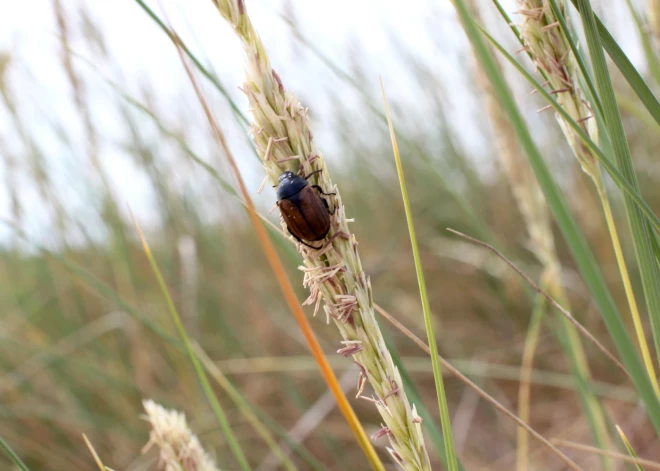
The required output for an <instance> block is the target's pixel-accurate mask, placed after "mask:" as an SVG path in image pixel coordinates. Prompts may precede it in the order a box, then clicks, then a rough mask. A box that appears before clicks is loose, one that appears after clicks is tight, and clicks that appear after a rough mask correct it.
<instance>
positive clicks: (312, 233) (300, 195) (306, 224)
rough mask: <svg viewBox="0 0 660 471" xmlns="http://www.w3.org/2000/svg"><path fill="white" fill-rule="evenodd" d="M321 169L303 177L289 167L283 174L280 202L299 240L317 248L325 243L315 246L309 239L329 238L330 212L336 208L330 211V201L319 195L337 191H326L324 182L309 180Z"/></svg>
mask: <svg viewBox="0 0 660 471" xmlns="http://www.w3.org/2000/svg"><path fill="white" fill-rule="evenodd" d="M318 172H320V170H317V171H315V172H312V173H310V174H309V175H308V176H307V177H306V178H302V177H300V176H298V175H296V174H295V173H293V172H290V171H288V170H287V171H286V172H284V173H283V174H282V175H280V178H279V185H278V187H277V206H278V207H279V208H280V212H281V213H282V218H283V219H284V222H285V223H286V226H287V228H288V229H289V233H290V234H291V235H292V236H293V237H295V239H296V240H297V241H298V242H300V243H301V244H304V245H306V246H307V247H311V248H313V249H320V248H321V247H314V246H313V245H310V244H308V243H307V242H305V241H306V240H308V241H310V242H314V241H317V240H321V239H323V238H325V236H326V235H328V232H329V231H330V215H331V214H333V213H334V210H333V211H332V212H330V207H329V206H328V202H327V201H326V200H325V199H324V198H322V197H321V196H320V195H319V193H320V194H322V195H334V193H325V192H324V191H323V189H322V188H321V187H320V186H318V185H310V184H309V182H308V181H307V179H308V178H309V177H311V176H312V175H314V174H315V173H318ZM314 190H317V191H318V193H317V192H316V191H314Z"/></svg>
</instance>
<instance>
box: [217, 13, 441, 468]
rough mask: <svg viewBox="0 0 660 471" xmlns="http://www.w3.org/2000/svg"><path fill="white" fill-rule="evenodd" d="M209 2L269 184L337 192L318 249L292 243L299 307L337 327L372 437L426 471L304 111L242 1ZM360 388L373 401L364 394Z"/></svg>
mask: <svg viewBox="0 0 660 471" xmlns="http://www.w3.org/2000/svg"><path fill="white" fill-rule="evenodd" d="M215 4H216V6H217V7H218V10H219V12H220V14H221V15H222V16H223V17H224V18H225V19H226V20H227V21H228V22H229V23H230V24H231V25H232V26H233V28H234V31H235V32H236V34H237V35H238V37H239V39H240V40H241V41H242V42H243V46H244V49H245V53H246V56H247V57H246V77H247V82H246V83H245V85H244V88H243V91H244V92H245V94H246V95H247V97H248V101H249V103H250V107H251V109H252V114H253V122H252V123H251V130H252V135H253V139H254V142H255V145H256V147H257V152H258V154H259V156H260V157H261V159H262V161H263V166H264V170H265V172H266V174H267V176H268V180H269V181H270V183H271V184H272V185H276V184H277V182H278V178H279V176H280V175H281V174H282V173H283V172H284V171H285V170H291V171H293V172H295V173H299V174H302V175H309V174H310V173H311V172H313V171H316V170H320V171H321V172H320V173H318V174H316V175H315V176H314V178H313V181H312V183H315V184H317V185H320V187H321V188H323V189H324V191H325V192H328V193H331V192H334V193H336V195H335V196H333V197H332V198H331V201H330V204H331V205H332V207H334V208H336V211H335V213H334V215H333V216H332V227H331V229H330V232H329V234H328V235H329V239H328V241H327V242H325V244H324V245H323V247H322V248H321V249H320V250H315V249H312V248H309V247H306V246H304V245H302V244H299V245H298V250H299V252H300V254H301V255H302V257H303V264H304V266H303V267H301V270H302V271H303V272H304V273H305V277H304V282H303V284H304V286H306V287H309V288H310V296H309V298H308V299H307V300H306V301H305V304H311V305H314V306H315V309H314V312H315V313H316V312H317V311H318V310H319V308H320V305H321V303H322V302H323V303H324V311H325V313H326V319H327V320H328V322H329V320H330V319H332V320H333V322H334V323H335V325H336V326H337V328H338V329H339V331H340V333H341V335H342V337H343V339H344V341H343V342H342V344H343V345H342V347H341V348H340V349H339V350H338V353H340V354H341V355H344V356H346V357H352V358H353V360H354V361H355V363H356V365H357V366H358V368H359V370H360V373H361V374H360V376H359V379H358V386H357V389H358V393H357V397H361V398H363V399H366V400H367V401H369V402H372V403H374V404H375V405H376V407H377V409H378V411H379V413H380V414H381V417H382V418H383V422H384V423H383V427H382V429H381V430H379V431H378V432H377V434H376V435H375V438H378V437H381V436H387V437H388V438H389V439H390V445H391V448H389V451H390V454H391V455H392V457H393V458H394V460H395V461H396V462H397V463H399V465H400V466H401V467H403V468H404V469H406V470H427V469H430V461H429V458H428V453H427V450H426V446H425V444H424V437H423V434H422V428H421V424H420V417H419V416H418V415H417V413H416V411H415V407H414V406H412V405H411V404H410V401H409V400H408V397H407V396H406V393H405V391H404V389H403V381H402V380H401V377H400V375H399V372H398V369H397V368H396V366H395V365H394V362H393V361H392V357H391V355H390V353H389V351H388V349H387V347H386V345H385V342H384V340H383V336H382V333H381V332H380V328H379V326H378V323H377V321H376V318H375V316H374V311H373V296H372V292H371V283H370V281H369V278H368V277H367V276H366V274H365V273H364V271H363V269H362V264H361V262H360V257H359V255H358V250H357V240H356V238H355V236H354V235H353V234H352V233H351V231H350V230H349V228H348V220H347V218H346V213H345V209H344V207H343V205H342V203H341V198H340V195H339V192H338V191H337V188H336V186H335V185H334V184H333V182H332V181H331V179H330V174H329V172H328V169H327V167H326V165H325V161H324V159H323V156H322V154H321V152H320V151H319V150H318V149H317V148H316V146H315V144H314V142H313V138H312V131H311V129H310V127H309V120H308V118H307V110H306V109H305V108H303V107H302V106H301V104H300V103H299V102H298V100H297V98H296V97H295V96H294V95H293V94H292V93H291V92H286V91H285V89H284V86H283V84H282V81H281V79H280V77H279V76H278V75H277V73H275V71H274V70H273V69H272V67H271V65H270V61H269V59H268V56H267V54H266V50H265V48H264V45H263V43H262V42H261V40H260V39H259V36H258V35H257V33H256V31H255V30H254V28H253V26H252V24H251V22H250V19H249V17H248V15H247V12H246V9H245V4H244V3H243V1H242V0H215ZM367 382H368V383H369V384H371V386H372V388H373V392H374V397H369V396H366V395H364V394H363V393H364V390H365V387H366V384H367Z"/></svg>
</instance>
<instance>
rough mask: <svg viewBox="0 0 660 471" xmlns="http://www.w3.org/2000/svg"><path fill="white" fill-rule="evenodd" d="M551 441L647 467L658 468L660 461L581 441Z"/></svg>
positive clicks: (562, 445)
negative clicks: (634, 456) (603, 448)
mask: <svg viewBox="0 0 660 471" xmlns="http://www.w3.org/2000/svg"><path fill="white" fill-rule="evenodd" d="M552 442H553V443H554V444H555V445H558V446H561V447H565V448H570V449H573V450H577V451H583V452H586V453H595V454H597V455H603V456H609V457H611V458H614V459H615V460H619V461H623V462H625V463H633V464H640V465H643V466H646V467H647V468H649V469H660V463H658V462H656V461H651V460H645V459H643V458H632V457H630V456H628V455H624V454H623V453H619V452H617V451H608V450H601V449H600V448H594V447H592V446H589V445H583V444H582V443H574V442H569V441H567V440H559V439H554V440H552Z"/></svg>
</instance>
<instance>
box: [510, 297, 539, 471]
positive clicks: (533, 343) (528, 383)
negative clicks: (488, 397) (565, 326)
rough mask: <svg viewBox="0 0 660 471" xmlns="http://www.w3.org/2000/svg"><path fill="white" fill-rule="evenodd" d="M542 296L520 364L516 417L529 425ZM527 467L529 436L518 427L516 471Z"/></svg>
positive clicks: (536, 302) (537, 304)
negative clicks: (533, 368)
mask: <svg viewBox="0 0 660 471" xmlns="http://www.w3.org/2000/svg"><path fill="white" fill-rule="evenodd" d="M544 301H545V300H544V299H543V296H541V295H540V294H539V295H537V296H536V299H535V302H534V309H533V310H532V316H531V319H530V321H529V327H528V329H527V335H526V336H525V345H524V347H523V354H522V361H521V362H520V386H519V387H518V417H520V420H523V421H524V422H527V423H529V417H530V413H529V409H530V402H531V389H532V371H533V370H532V367H533V365H534V354H535V353H536V347H537V345H538V340H539V334H540V332H541V320H542V319H543V306H544V304H545V302H544ZM528 466H529V434H528V433H527V430H525V429H524V428H522V427H518V429H517V431H516V469H517V470H518V471H525V470H526V469H527V468H528Z"/></svg>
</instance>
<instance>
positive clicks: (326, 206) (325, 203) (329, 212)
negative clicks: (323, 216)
mask: <svg viewBox="0 0 660 471" xmlns="http://www.w3.org/2000/svg"><path fill="white" fill-rule="evenodd" d="M321 201H323V204H324V205H325V209H327V210H328V214H329V215H330V216H332V215H333V214H335V212H336V211H337V206H335V207H333V208H332V211H330V206H328V202H327V201H326V199H325V198H321Z"/></svg>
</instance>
